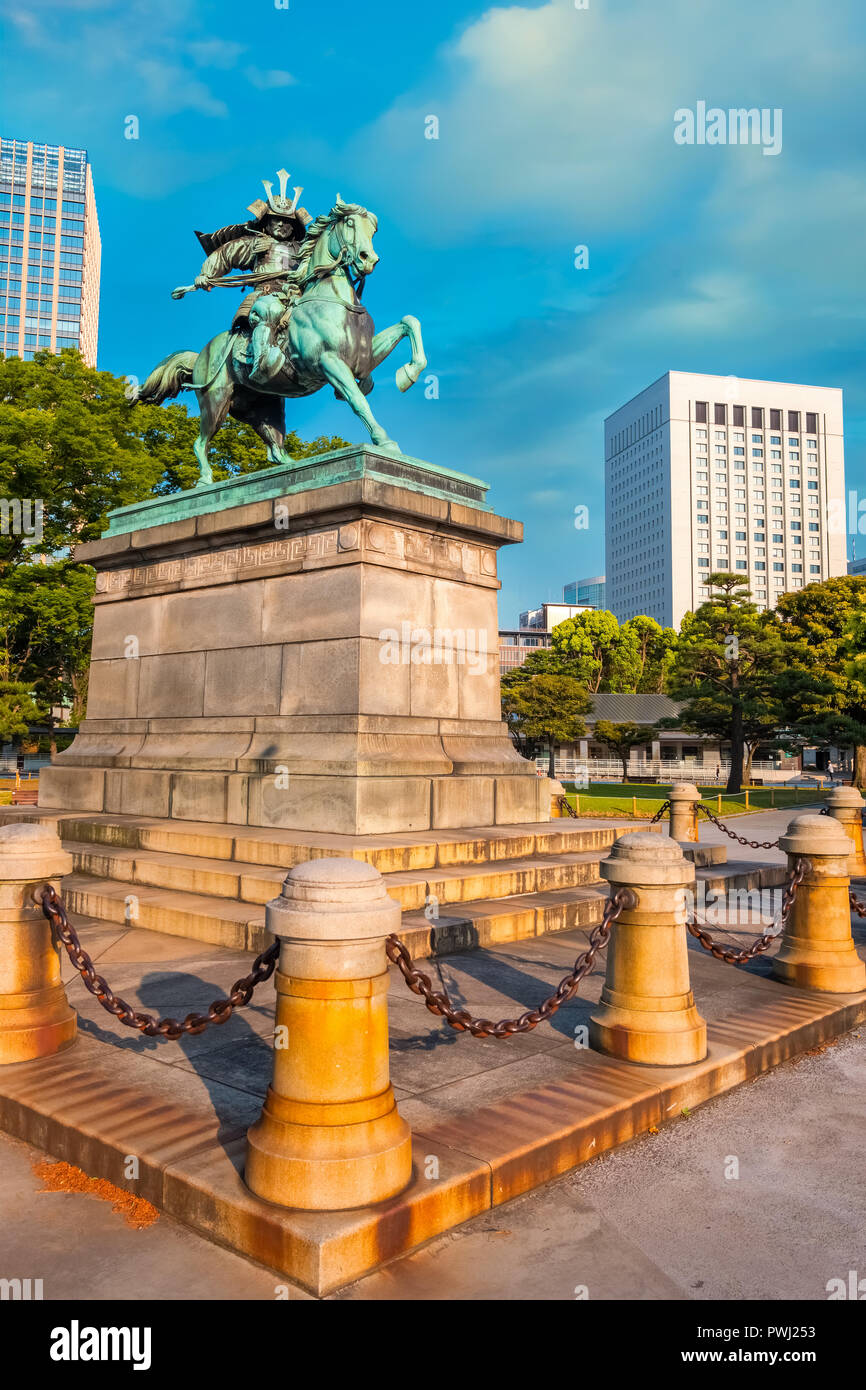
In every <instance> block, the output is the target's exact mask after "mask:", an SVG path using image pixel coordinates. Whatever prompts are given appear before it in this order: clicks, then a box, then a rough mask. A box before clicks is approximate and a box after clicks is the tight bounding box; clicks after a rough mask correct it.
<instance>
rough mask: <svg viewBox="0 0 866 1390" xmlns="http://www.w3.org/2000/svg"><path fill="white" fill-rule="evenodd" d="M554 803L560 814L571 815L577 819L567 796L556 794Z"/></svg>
mask: <svg viewBox="0 0 866 1390" xmlns="http://www.w3.org/2000/svg"><path fill="white" fill-rule="evenodd" d="M556 804H557V806H558V807H559V810H560V812H561V814H562V815H564V816H571V817H572V818H573V819H574V820H577V819H578V815H577V812H576V811H575V809H574V807H573V806H572V804H571V802H570V801H569V799H568V797H567V796H558V797H557V798H556Z"/></svg>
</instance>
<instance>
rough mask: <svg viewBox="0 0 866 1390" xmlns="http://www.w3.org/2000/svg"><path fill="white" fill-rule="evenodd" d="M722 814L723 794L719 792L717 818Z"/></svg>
mask: <svg viewBox="0 0 866 1390" xmlns="http://www.w3.org/2000/svg"><path fill="white" fill-rule="evenodd" d="M721 814H722V793H721V792H719V809H718V811H717V812H716V815H717V816H720V815H721Z"/></svg>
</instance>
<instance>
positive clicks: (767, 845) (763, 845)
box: [697, 801, 779, 849]
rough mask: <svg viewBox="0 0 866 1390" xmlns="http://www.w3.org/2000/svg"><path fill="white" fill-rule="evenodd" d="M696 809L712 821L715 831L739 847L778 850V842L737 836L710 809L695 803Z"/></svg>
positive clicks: (700, 803)
mask: <svg viewBox="0 0 866 1390" xmlns="http://www.w3.org/2000/svg"><path fill="white" fill-rule="evenodd" d="M697 809H698V810H699V811H702V812H703V814H704V815H705V816H706V818H707V820H709V821H712V823H713V825H714V826H715V827H716V829H717V830H721V832H722V834H723V835H727V837H728V839H729V840H736V841H737V843H738V844H740V845H748V846H749V849H778V848H779V841H778V840H749V839H747V838H746V837H745V836H744V835H738V834H737V832H736V831H735V830H731V828H730V826H727V825H725V823H724V821H720V820H719V818H718V816H717V815H714V814H713V812H712V811H711V810H710V808H709V807H708V806H704V805H703V803H702V802H700V801H699V802H698V803H697Z"/></svg>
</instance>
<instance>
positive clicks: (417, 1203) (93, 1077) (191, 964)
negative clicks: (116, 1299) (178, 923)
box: [0, 925, 866, 1293]
mask: <svg viewBox="0 0 866 1390" xmlns="http://www.w3.org/2000/svg"><path fill="white" fill-rule="evenodd" d="M569 935H570V937H571V940H568V939H567V936H566V935H564V936H562V937H560V938H557V939H556V941H555V952H551V951H550V949H549V947H550V945H551V941H550V939H549V938H534V939H532V940H530V941H525V942H518V943H508V944H506V945H503V946H501V947H497V948H493V949H492V950H490V951H485V952H476V953H468V954H465V955H461V956H458V957H454V958H451V959H449V960H445V961H437V962H431V963H430V965H431V969H432V970H433V971H434V972H435V973H436V975H437V976H438V978H439V979H441V980H444V981H446V983H447V985H448V987H449V989H450V990H453V991H454V994H455V996H457V998H458V999H459V1001H460V1002H462V1001H463V1000H464V999H465V1000H467V1001H468V1002H469V1003H470V1004H471V1005H472V1006H473V1007H474V1006H475V1003H476V1002H477V1003H478V1004H479V1005H481V1006H483V1008H484V1012H488V1011H489V1015H490V1016H492V1017H494V1018H498V1017H499V1016H500V1015H501V1014H505V1015H514V1014H517V1013H519V1012H521V1011H522V1010H523V1009H524V1008H526V1007H528V1006H531V1005H533V1004H536V1003H538V1002H539V1001H540V999H541V998H543V997H544V996H545V995H547V994H549V993H550V992H551V989H552V987H553V986H554V985H555V983H556V982H557V981H558V979H559V978H561V975H562V974H563V973H564V968H566V969H567V968H568V967H569V966H570V964H571V961H572V960H573V958H574V956H575V955H577V954H578V953H579V951H580V950H581V949H582V948H583V946H584V945H585V936H584V934H583V933H581V932H575V933H571V934H569ZM136 936H139V937H141V938H144V940H142V941H136V940H135V937H136ZM91 937H92V938H93V940H94V942H96V943H98V944H99V945H100V946H101V947H102V948H103V949H109V948H108V947H106V944H105V943H106V937H105V933H104V928H102V927H100V926H94V925H91V926H89V927H88V926H85V927H84V928H83V932H82V939H83V941H84V944H85V946H87V945H88V942H89V939H90V938H91ZM122 939H123V941H124V942H125V948H124V950H125V954H126V956H127V957H128V959H127V960H125V961H124V962H122V964H123V967H124V969H126V968H130V969H131V970H132V974H133V977H134V975H135V971H136V969H137V970H138V973H139V976H141V974H142V970H143V971H144V974H143V977H142V978H140V979H139V980H138V982H137V983H136V980H135V979H134V978H133V979H132V980H131V982H130V984H131V992H132V993H133V995H134V997H135V1001H136V1002H138V1001H139V1000H140V1001H141V1002H142V1003H143V1004H145V1006H146V1007H147V1008H148V1009H149V1011H150V1012H153V1013H157V1014H163V1013H166V1012H168V1013H173V1014H175V1015H180V1016H181V1017H182V1016H183V1015H184V1014H185V1013H186V1012H187V1011H188V1010H189V1009H190V1008H198V1007H202V1006H203V1005H206V1004H207V1003H208V1002H210V998H212V997H215V994H214V990H215V987H216V994H219V993H221V992H222V989H221V988H220V987H221V986H224V987H228V985H230V984H231V983H232V982H233V980H234V979H235V978H237V977H238V976H240V975H242V974H244V973H246V971H247V970H248V969H249V966H250V959H249V957H248V956H246V955H244V954H243V953H239V952H236V951H228V950H220V949H219V948H216V947H208V948H207V956H206V959H204V960H202V959H200V958H199V957H198V956H197V954H196V953H197V952H198V951H199V950H201V946H200V943H196V942H188V941H183V940H182V939H180V938H174V937H170V938H168V940H169V941H175V942H177V944H178V962H177V964H178V966H179V967H180V968H179V970H177V971H175V970H173V969H172V968H171V961H170V952H168V951H167V949H166V945H165V939H163V941H162V942H160V943H157V946H156V948H155V949H154V952H153V955H155V956H156V959H153V958H152V956H151V950H150V943H151V942H152V941H153V939H154V938H153V936H152V934H151V933H149V932H146V931H142V932H137V933H136V932H128V933H125V934H124V936H123V938H122ZM120 941H121V938H120V937H115V944H116V945H119V944H120ZM137 953H138V954H139V957H140V958H139V960H138V962H137V963H136V962H135V959H134V958H135V956H136V954H137ZM690 964H691V966H692V978H693V986H694V990H695V994H696V998H697V1002H698V1005H699V1007H700V1008H701V1010H702V1012H703V1013H704V1014H705V1016H706V1017H707V1020H708V1024H709V1030H708V1031H709V1038H710V1055H709V1057H708V1059H706V1060H705V1061H704V1062H702V1063H699V1064H697V1065H696V1066H693V1067H683V1068H649V1067H635V1066H632V1065H630V1064H627V1063H623V1062H619V1061H616V1060H614V1059H611V1058H607V1057H603V1056H601V1055H599V1054H597V1053H592V1052H590V1051H588V1049H586V1048H585V1047H575V1046H574V1030H575V1028H576V1027H579V1026H580V1025H581V1024H582V1023H583V1022H584V1021H585V1020H586V1018H587V1017H588V1013H589V1011H590V1010H591V1007H592V999H593V998H594V997H596V996H597V992H598V991H599V990H600V987H601V982H602V978H603V977H602V968H601V964H600V963H599V965H598V966H597V969H596V971H595V972H594V973H593V975H592V976H591V977H590V978H589V979H588V980H587V981H585V982H584V985H583V986H582V993H581V995H580V996H578V998H577V999H576V1000H574V1001H571V1002H570V1003H569V1004H568V1005H566V1006H564V1007H563V1009H561V1010H560V1012H559V1013H558V1014H557V1015H556V1017H555V1019H554V1020H553V1021H552V1025H546V1026H543V1027H542V1029H540V1030H538V1032H537V1033H535V1034H530V1035H528V1036H527V1037H526V1038H519V1039H511V1040H509V1041H507V1042H503V1041H497V1040H494V1039H488V1040H485V1041H479V1040H475V1039H472V1038H471V1037H468V1036H466V1035H457V1034H455V1033H454V1032H453V1031H452V1030H449V1029H447V1028H446V1027H445V1025H444V1024H441V1023H438V1022H437V1021H436V1020H435V1019H434V1018H433V1016H432V1015H430V1014H429V1012H428V1011H427V1010H426V1009H425V1008H424V1005H423V1001H421V1000H420V999H418V998H417V997H416V996H413V995H412V994H411V993H409V992H408V991H407V990H406V989H405V986H404V984H403V982H402V980H401V979H400V978H399V977H397V976H396V972H395V982H394V989H393V992H392V1002H393V1008H392V1010H391V1023H392V1027H393V1029H394V1034H395V1036H394V1042H395V1048H394V1052H393V1058H392V1060H393V1067H392V1069H393V1074H394V1078H395V1081H396V1082H397V1085H398V1087H399V1088H400V1091H401V1092H402V1093H403V1094H404V1095H408V1096H409V1098H408V1099H402V1100H401V1111H402V1112H403V1113H404V1115H405V1116H406V1118H407V1119H408V1120H409V1122H410V1124H411V1125H412V1127H413V1129H414V1131H415V1143H416V1151H417V1156H418V1157H417V1159H416V1171H415V1177H414V1178H413V1182H412V1185H411V1186H410V1188H409V1189H408V1190H407V1192H405V1193H403V1194H401V1195H400V1197H398V1198H395V1199H393V1201H392V1202H391V1203H390V1204H384V1205H383V1206H382V1207H376V1208H369V1209H365V1210H363V1211H358V1212H354V1213H330V1214H328V1215H327V1219H326V1218H325V1217H323V1216H321V1215H315V1216H314V1215H312V1214H310V1213H299V1212H291V1211H287V1210H285V1209H282V1208H277V1207H272V1206H271V1205H270V1204H268V1203H264V1202H261V1201H260V1200H259V1199H257V1198H254V1197H253V1196H252V1195H251V1194H250V1193H249V1192H248V1191H247V1190H246V1189H245V1188H244V1186H243V1184H242V1181H241V1178H240V1177H239V1170H240V1169H241V1167H242V1164H243V1155H244V1151H245V1131H246V1128H247V1127H248V1125H249V1124H250V1123H252V1121H253V1120H254V1119H255V1118H257V1116H258V1113H259V1110H260V1107H261V1101H262V1093H263V1090H264V1087H265V1084H266V1082H267V1078H268V1074H269V1067H268V1056H269V1048H268V1046H267V1041H268V1040H269V1035H270V1032H271V1029H272V1026H273V1025H272V1008H273V989H272V986H271V985H266V986H263V987H261V993H260V994H259V995H258V996H256V1000H255V1002H254V1004H253V1006H252V1008H251V1009H246V1010H239V1011H237V1012H236V1014H235V1016H234V1017H233V1018H232V1019H231V1020H230V1021H229V1022H228V1023H227V1024H226V1025H224V1026H223V1027H221V1028H218V1029H210V1030H207V1031H206V1032H205V1033H203V1034H201V1035H199V1036H197V1037H194V1038H186V1039H184V1040H183V1041H182V1042H173V1043H172V1042H165V1041H162V1040H159V1041H158V1040H152V1039H147V1038H141V1037H140V1036H138V1035H136V1034H132V1033H129V1032H128V1031H127V1032H126V1036H123V1035H122V1034H121V1031H120V1028H119V1025H117V1024H116V1021H115V1020H113V1019H112V1018H110V1017H109V1016H108V1015H106V1014H104V1012H103V1011H102V1010H100V1009H99V1007H98V1005H97V1003H96V1001H95V1000H94V999H93V998H92V996H90V995H89V994H88V993H87V992H86V991H85V990H84V989H83V986H82V985H81V984H80V982H75V983H74V984H73V985H72V986H71V988H70V997H71V998H72V1001H73V1002H74V1004H75V1005H76V1006H79V1005H81V1008H82V1020H81V1028H82V1037H81V1039H80V1041H79V1042H78V1044H76V1046H75V1047H73V1048H71V1049H69V1050H68V1051H67V1052H66V1053H63V1054H59V1055H58V1056H57V1057H55V1058H48V1059H44V1060H43V1061H41V1062H38V1063H26V1064H20V1065H19V1066H13V1067H7V1068H4V1069H2V1071H0V1126H2V1127H3V1128H5V1129H6V1130H7V1131H8V1132H11V1133H13V1134H15V1135H18V1136H20V1137H22V1138H24V1139H26V1140H27V1141H28V1142H31V1143H34V1144H37V1145H39V1146H41V1147H43V1148H45V1149H47V1150H48V1151H49V1152H52V1153H55V1154H57V1155H58V1156H60V1157H64V1158H68V1160H69V1161H70V1162H74V1163H78V1164H79V1165H80V1166H82V1167H84V1168H85V1171H88V1172H91V1173H93V1174H96V1175H99V1176H106V1177H108V1178H109V1179H110V1180H111V1181H112V1182H117V1183H118V1184H119V1185H121V1186H128V1185H129V1180H128V1179H126V1178H125V1177H124V1165H125V1164H126V1163H127V1161H128V1159H129V1157H130V1156H134V1157H136V1158H137V1159H138V1160H139V1170H140V1172H139V1178H138V1180H137V1183H136V1186H135V1188H134V1190H135V1191H136V1192H137V1193H139V1194H140V1195H146V1196H147V1197H148V1200H152V1201H154V1202H155V1204H156V1205H157V1206H159V1207H160V1208H161V1209H162V1210H165V1211H167V1212H169V1213H171V1214H173V1215H175V1216H177V1217H179V1218H180V1219H182V1220H184V1221H186V1222H188V1223H189V1224H191V1225H194V1226H195V1227H196V1228H197V1229H199V1230H200V1231H202V1232H204V1233H206V1234H207V1235H208V1236H209V1237H210V1238H213V1239H217V1240H220V1241H223V1242H224V1243H228V1244H230V1245H232V1246H233V1248H235V1249H237V1250H239V1251H241V1252H242V1253H244V1254H246V1255H248V1256H250V1257H251V1258H254V1259H256V1260H261V1261H263V1262H265V1263H271V1264H272V1265H273V1266H274V1268H276V1269H278V1270H279V1271H281V1272H282V1273H284V1274H285V1275H287V1276H288V1277H289V1278H290V1279H292V1280H299V1281H300V1282H301V1283H303V1284H304V1285H305V1286H306V1287H307V1288H309V1289H310V1290H312V1291H314V1292H317V1293H324V1292H327V1291H329V1290H333V1289H335V1288H338V1287H340V1286H341V1285H342V1284H343V1283H345V1282H347V1281H348V1280H350V1279H355V1278H357V1277H358V1276H359V1275H360V1274H362V1273H363V1272H364V1271H365V1270H367V1269H370V1268H371V1267H373V1266H374V1265H376V1264H380V1263H383V1262H384V1261H387V1260H390V1259H393V1258H396V1257H397V1256H399V1255H402V1254H405V1253H406V1252H407V1251H408V1250H410V1249H412V1248H414V1246H416V1245H418V1244H419V1243H422V1242H424V1241H426V1240H429V1239H432V1238H434V1237H436V1236H437V1235H439V1234H441V1233H442V1232H443V1231H446V1230H448V1229H450V1228H451V1227H453V1226H454V1225H455V1224H459V1223H460V1222H463V1221H465V1220H467V1219H468V1218H469V1217H471V1216H473V1215H477V1214H478V1213H479V1212H481V1211H484V1210H487V1209H489V1208H490V1207H491V1206H497V1205H499V1204H501V1203H503V1202H507V1201H509V1200H510V1199H511V1198H512V1197H514V1196H515V1195H517V1194H519V1193H522V1192H525V1191H527V1190H529V1189H530V1188H532V1187H534V1186H537V1185H539V1184H541V1183H545V1182H548V1181H550V1180H551V1179H552V1178H555V1177H557V1176H558V1175H560V1174H562V1173H563V1172H566V1171H568V1170H569V1169H570V1168H572V1167H574V1166H575V1165H579V1164H583V1163H585V1162H587V1161H589V1160H591V1159H592V1158H593V1157H595V1156H597V1155H598V1153H600V1152H602V1151H604V1150H605V1149H608V1148H611V1147H614V1146H617V1145H619V1144H622V1143H624V1142H626V1141H628V1140H630V1139H633V1138H635V1137H637V1136H640V1135H645V1134H647V1133H648V1132H650V1131H651V1130H652V1129H655V1128H658V1127H660V1126H661V1125H663V1124H664V1123H665V1122H670V1121H671V1120H672V1119H673V1118H674V1117H676V1116H678V1115H679V1114H680V1113H681V1111H682V1109H683V1108H684V1107H685V1108H687V1109H688V1108H690V1107H692V1106H695V1105H699V1104H701V1103H702V1102H705V1101H707V1100H709V1099H711V1098H712V1097H714V1096H717V1095H719V1094H720V1093H721V1092H723V1091H725V1090H728V1089H730V1088H731V1087H734V1086H737V1085H738V1084H740V1082H741V1081H743V1080H744V1079H747V1078H749V1077H751V1076H754V1075H757V1074H758V1073H759V1072H761V1071H763V1070H766V1069H767V1068H769V1067H771V1066H775V1065H776V1064H777V1063H778V1062H780V1061H783V1060H785V1059H786V1058H787V1057H789V1056H791V1055H793V1054H795V1053H797V1052H802V1051H803V1050H806V1049H808V1048H811V1047H814V1046H816V1045H819V1044H820V1043H821V1042H823V1041H824V1040H826V1039H827V1038H829V1037H832V1036H833V1035H834V1034H837V1033H839V1032H841V1031H843V1030H845V1029H848V1028H851V1027H853V1026H854V1025H855V1024H856V1023H857V1022H859V1021H860V1020H861V1019H862V1018H863V1017H864V1016H866V995H864V996H852V997H849V996H832V995H819V994H815V993H806V992H802V991H795V990H793V989H790V988H789V987H787V986H784V985H781V984H778V983H776V982H775V981H772V980H770V979H768V978H767V977H766V975H764V974H760V973H757V972H755V973H754V974H752V973H749V972H745V971H741V970H733V969H731V967H729V966H727V965H725V964H723V963H721V962H718V961H716V960H714V959H712V958H711V957H709V956H707V955H706V954H704V953H697V952H694V953H692V954H691V955H690ZM120 965H121V962H118V966H119V967H120ZM151 967H153V968H151ZM764 968H765V967H764ZM106 973H108V972H106ZM722 982H724V983H722ZM112 983H114V981H113V980H112ZM419 1010H420V1011H421V1012H419ZM545 1040H546V1041H545ZM539 1043H540V1044H541V1045H539ZM401 1045H402V1046H401ZM431 1158H432V1159H435V1160H436V1163H435V1164H434V1165H433V1167H434V1168H435V1171H436V1172H437V1173H439V1174H440V1176H439V1177H432V1178H431V1177H429V1176H428V1175H427V1172H426V1169H427V1167H428V1166H429V1162H428V1161H429V1160H430V1159H431Z"/></svg>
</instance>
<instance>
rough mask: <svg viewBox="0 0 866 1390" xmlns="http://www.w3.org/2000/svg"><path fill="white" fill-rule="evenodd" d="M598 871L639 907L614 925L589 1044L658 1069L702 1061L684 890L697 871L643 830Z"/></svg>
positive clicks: (621, 843)
mask: <svg viewBox="0 0 866 1390" xmlns="http://www.w3.org/2000/svg"><path fill="white" fill-rule="evenodd" d="M601 874H602V877H603V878H606V879H607V880H608V882H609V883H610V889H611V892H612V893H615V892H616V890H617V889H618V888H630V889H631V890H632V892H633V893H634V894H635V895H636V899H637V901H636V905H635V906H634V907H630V908H626V909H624V911H623V912H622V914H621V915H620V917H619V919H618V920H617V921H616V922H615V923H614V927H613V932H612V933H611V938H610V944H609V946H608V948H607V975H606V978H605V983H604V989H603V990H602V993H601V1001H600V1003H599V1005H598V1007H597V1008H596V1009H595V1011H594V1012H593V1014H592V1017H591V1018H590V1023H589V1037H590V1042H591V1043H592V1046H593V1047H595V1048H597V1049H598V1050H599V1052H607V1053H609V1054H610V1055H611V1056H612V1057H621V1058H623V1059H624V1060H626V1061H629V1062H649V1063H651V1064H653V1065H656V1066H681V1065H684V1064H686V1063H688V1062H700V1061H701V1059H702V1058H703V1057H705V1056H706V1054H707V1025H706V1024H705V1022H704V1020H703V1019H702V1018H701V1016H700V1014H699V1013H698V1011H697V1009H696V1007H695V1000H694V996H693V994H692V991H691V988H690V986H689V962H688V945H687V939H686V929H685V925H684V924H685V920H686V903H685V891H684V890H685V889H686V888H688V887H690V886H691V885H692V884H693V883H694V879H695V868H694V865H693V864H692V863H691V862H690V861H689V860H687V859H686V858H685V857H684V855H683V852H682V849H681V848H680V846H679V844H678V843H677V841H676V840H665V839H663V838H662V837H661V836H659V835H653V834H651V833H649V832H648V831H646V830H636V831H631V833H630V834H627V835H620V837H619V839H618V840H616V841H615V843H614V845H613V848H612V849H611V852H610V856H609V858H607V859H604V860H602V863H601Z"/></svg>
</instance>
